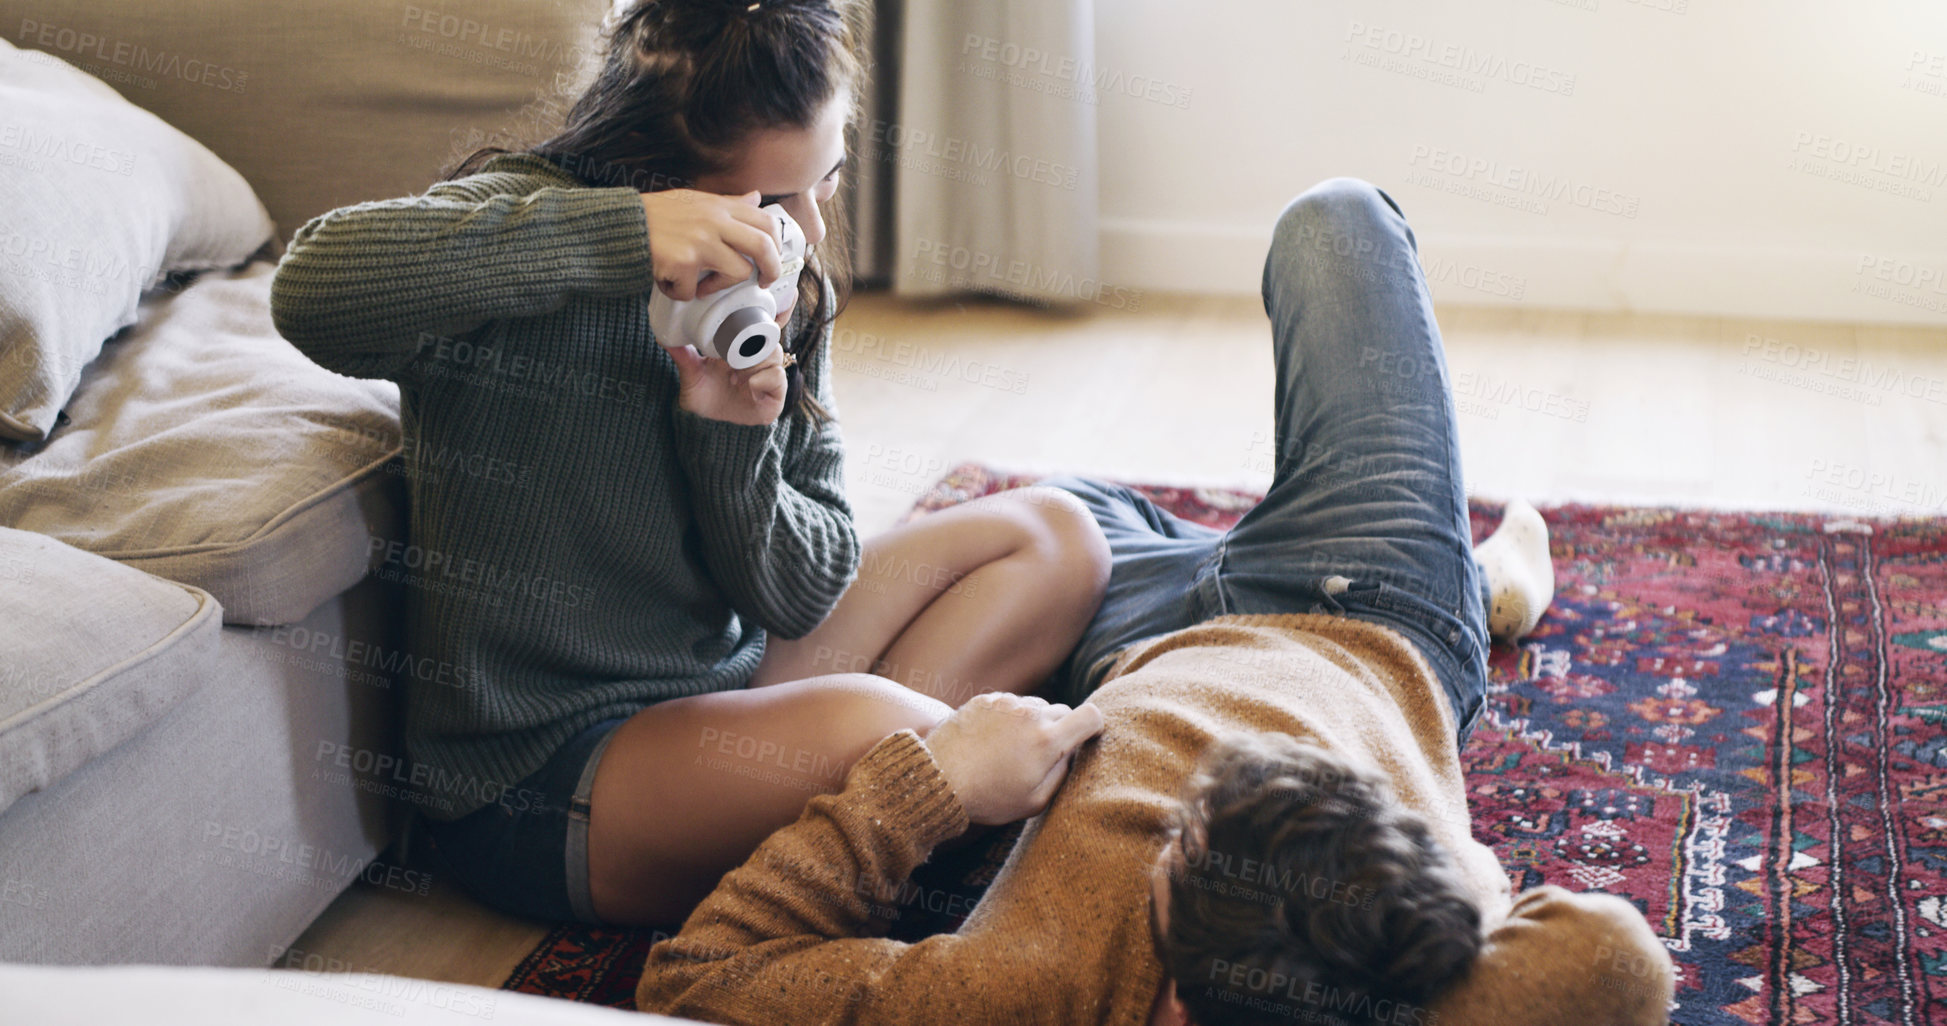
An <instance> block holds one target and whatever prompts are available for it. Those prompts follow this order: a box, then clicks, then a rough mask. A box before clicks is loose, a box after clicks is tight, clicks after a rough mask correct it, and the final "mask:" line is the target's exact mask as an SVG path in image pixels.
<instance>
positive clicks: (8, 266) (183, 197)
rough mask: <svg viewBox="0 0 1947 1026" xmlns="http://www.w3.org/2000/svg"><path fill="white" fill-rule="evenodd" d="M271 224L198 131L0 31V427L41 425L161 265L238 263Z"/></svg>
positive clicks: (28, 432)
mask: <svg viewBox="0 0 1947 1026" xmlns="http://www.w3.org/2000/svg"><path fill="white" fill-rule="evenodd" d="M272 233H273V226H272V225H271V221H270V215H269V213H267V212H266V211H265V210H264V206H263V204H262V203H259V202H258V201H257V196H256V194H255V193H253V192H251V191H250V185H249V183H248V182H245V181H244V180H243V178H242V176H240V175H238V174H237V173H236V171H234V170H232V169H231V168H230V167H229V166H228V165H226V164H224V163H223V161H221V160H219V159H217V157H216V155H215V154H213V153H211V152H210V151H209V150H207V149H205V148H203V147H202V146H200V145H198V144H197V142H196V141H195V140H194V139H191V138H190V137H188V136H186V135H184V134H182V133H181V132H178V131H176V130H175V129H173V128H171V127H169V126H168V125H167V124H166V123H164V122H163V121H162V120H161V119H160V118H157V117H156V116H155V115H153V114H150V113H149V112H147V111H145V110H143V109H141V108H140V107H137V106H135V105H134V104H132V103H129V102H128V101H126V100H124V99H122V98H121V97H120V96H119V95H117V94H116V92H115V90H113V89H110V88H109V87H108V86H106V85H104V84H102V82H101V81H100V80H99V79H97V78H95V77H94V76H92V75H89V74H87V73H86V72H83V71H80V70H77V69H76V68H74V67H72V66H70V65H69V64H67V63H66V62H64V61H62V60H60V59H59V58H57V57H52V56H48V55H46V54H41V53H31V52H28V51H24V50H17V49H15V48H14V47H13V46H11V45H9V44H7V43H6V42H5V41H4V40H0V353H4V354H5V356H4V357H3V358H0V438H7V439H16V440H36V439H40V438H43V437H45V436H46V435H47V432H48V431H49V430H51V429H52V428H53V427H54V423H55V419H56V414H58V413H59V412H60V410H61V407H62V406H63V405H64V404H65V403H66V402H67V400H68V397H69V396H70V395H71V394H72V393H73V392H74V387H75V385H76V384H77V383H78V382H79V381H80V379H81V368H82V367H83V366H85V365H86V364H87V363H88V361H89V360H91V359H93V358H94V356H95V354H96V353H98V352H100V351H101V344H102V340H103V339H106V338H108V337H109V336H110V335H113V334H115V333H116V332H117V331H119V330H121V329H122V328H123V327H125V326H127V325H129V324H132V323H134V321H135V316H136V305H137V302H138V301H139V300H140V298H141V295H142V292H143V291H144V290H145V289H147V288H149V287H150V286H151V285H153V284H155V283H156V281H157V280H158V279H159V277H160V274H161V272H164V271H176V270H200V269H203V268H211V267H229V266H233V265H236V264H239V263H242V262H243V261H244V260H245V259H247V258H248V257H249V256H250V254H251V253H252V252H254V251H256V250H257V249H259V248H260V247H262V246H263V245H264V244H265V243H266V242H268V241H269V240H270V239H271V237H272Z"/></svg>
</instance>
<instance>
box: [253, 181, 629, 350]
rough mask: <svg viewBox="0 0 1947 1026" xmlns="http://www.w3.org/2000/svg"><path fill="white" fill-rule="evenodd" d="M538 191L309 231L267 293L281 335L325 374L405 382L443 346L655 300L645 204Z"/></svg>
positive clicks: (364, 210) (444, 197)
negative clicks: (581, 298)
mask: <svg viewBox="0 0 1947 1026" xmlns="http://www.w3.org/2000/svg"><path fill="white" fill-rule="evenodd" d="M543 181H544V180H543V179H540V178H538V177H536V176H532V175H523V174H517V173H510V172H490V173H486V174H479V175H472V176H469V177H467V178H462V179H459V180H456V181H451V182H441V183H439V184H437V185H435V186H433V187H432V188H430V189H428V190H427V191H426V192H425V193H424V194H422V195H418V196H407V197H403V198H400V199H390V200H378V201H373V202H369V203H359V204H355V205H353V206H349V207H342V208H340V209H337V210H333V211H331V212H329V213H325V214H321V215H319V216H318V217H315V218H313V219H311V220H310V221H309V222H306V223H305V225H304V226H303V227H301V228H299V229H298V230H297V232H296V234H295V235H293V236H292V238H291V242H290V245H289V246H287V247H286V249H285V252H284V257H283V259H282V260H281V261H279V263H278V266H277V273H276V276H275V278H274V279H273V280H272V283H271V296H270V307H271V317H272V320H273V321H274V323H275V324H276V326H277V331H278V334H280V335H282V336H284V337H285V338H286V339H289V340H290V341H291V343H292V344H294V345H296V346H297V347H298V348H299V349H301V350H303V351H304V353H305V354H306V355H307V356H309V357H311V359H312V360H314V361H316V362H317V363H318V364H320V365H321V366H323V367H325V368H327V369H329V370H332V371H336V372H338V373H340V374H346V375H350V376H353V377H366V378H393V379H395V380H397V379H398V378H400V377H401V376H402V375H403V374H405V373H407V372H408V369H409V367H410V366H411V365H412V364H413V362H414V360H415V359H416V358H418V357H419V356H420V354H421V352H422V350H424V349H426V348H427V347H428V345H429V343H432V342H434V341H436V340H437V339H438V338H439V337H441V336H448V337H450V336H454V335H460V334H464V333H466V332H469V331H472V330H474V329H476V328H479V327H480V326H482V325H484V324H485V323H486V322H488V321H491V320H496V319H499V318H507V317H534V316H539V315H541V314H545V313H549V312H551V311H553V310H556V309H559V308H560V307H561V306H562V305H563V304H564V303H566V302H567V301H568V299H569V297H570V296H572V295H576V294H581V295H597V296H620V295H628V294H631V293H638V292H647V291H648V290H649V289H650V288H651V287H652V286H653V283H654V280H655V279H654V276H653V274H652V273H651V271H650V263H649V224H648V217H647V215H646V214H645V213H644V211H643V209H642V201H641V198H640V197H639V195H638V194H637V193H636V192H635V191H634V190H633V189H627V188H570V187H560V186H544V187H540V188H536V186H537V185H539V184H540V183H541V182H543Z"/></svg>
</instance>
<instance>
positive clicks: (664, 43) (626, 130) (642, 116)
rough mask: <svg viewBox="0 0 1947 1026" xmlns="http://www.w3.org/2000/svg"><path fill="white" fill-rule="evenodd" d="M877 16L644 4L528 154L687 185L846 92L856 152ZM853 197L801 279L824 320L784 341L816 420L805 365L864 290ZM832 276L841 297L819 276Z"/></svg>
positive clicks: (794, 4) (792, 406)
mask: <svg viewBox="0 0 1947 1026" xmlns="http://www.w3.org/2000/svg"><path fill="white" fill-rule="evenodd" d="M871 17H872V14H871V6H870V3H869V2H868V0H761V2H758V3H752V2H750V0H637V2H635V3H633V4H631V5H630V6H629V7H628V9H627V10H626V11H624V12H622V13H621V14H620V15H619V16H616V17H614V18H613V20H612V22H611V24H610V25H608V26H607V28H606V35H607V39H608V43H607V51H606V56H605V57H604V59H603V62H602V68H601V70H600V72H599V73H598V74H597V76H596V78H595V81H594V83H593V84H591V85H590V86H589V87H588V89H587V91H586V92H584V93H582V95H581V97H580V99H578V100H576V101H575V103H574V106H573V107H571V108H570V109H569V111H568V115H567V118H566V120H565V122H564V124H563V126H562V128H561V131H559V132H558V133H556V134H555V135H554V136H552V137H551V138H549V139H547V140H546V141H545V142H541V143H538V144H535V145H533V146H530V147H528V148H527V149H526V151H525V152H528V153H532V154H535V155H537V156H540V157H543V158H546V159H547V160H549V161H551V162H553V163H554V164H555V165H556V166H558V167H560V168H562V169H563V170H565V171H567V172H568V173H569V174H572V175H574V176H575V177H577V178H579V179H580V180H581V181H583V182H584V183H586V184H588V185H595V186H616V185H625V184H626V185H631V186H633V187H634V188H635V189H636V191H638V192H657V191H660V190H663V189H676V188H684V187H687V186H688V185H689V183H691V182H694V181H696V180H697V179H699V178H702V177H704V176H706V175H711V174H718V173H721V172H724V171H726V170H728V169H729V167H730V165H731V163H732V162H733V160H734V159H735V155H736V151H737V147H738V146H739V145H740V144H741V143H742V142H743V141H744V140H745V139H746V138H747V137H748V136H749V135H750V134H751V133H752V132H754V131H758V130H762V129H767V128H799V129H804V128H809V127H811V125H812V123H813V121H814V120H815V119H816V117H817V115H818V114H819V112H820V111H821V110H822V108H823V107H824V105H825V104H826V103H827V102H828V101H829V100H830V99H831V98H832V97H833V96H835V95H837V92H838V90H839V89H840V88H844V87H850V95H851V100H852V106H851V109H850V110H848V111H846V116H845V125H846V133H847V137H848V138H847V144H846V149H847V151H850V149H851V148H852V146H851V141H852V140H851V138H850V136H851V133H852V131H853V130H854V128H855V126H856V124H857V120H858V111H859V106H860V101H859V94H860V92H861V87H862V86H863V82H862V81H861V79H862V78H863V73H864V62H863V60H864V59H863V52H864V51H863V46H864V41H865V39H866V38H867V34H868V32H869V28H870V21H871ZM509 152H513V151H510V150H507V149H503V148H500V147H496V146H489V147H485V148H483V149H480V150H476V151H475V152H474V153H473V154H471V155H470V156H468V157H467V158H466V159H465V160H462V161H461V162H460V163H459V164H458V165H457V166H455V167H454V168H453V169H452V170H451V171H450V172H448V173H447V175H446V176H445V177H446V178H447V179H448V180H450V179H453V178H458V177H462V176H464V175H469V174H472V173H474V172H475V171H477V170H478V169H479V167H480V166H481V165H482V164H484V163H486V161H487V160H488V159H489V158H490V157H492V156H493V155H495V154H502V153H509ZM844 196H845V192H844V190H840V191H839V192H837V193H836V194H834V195H833V196H832V198H831V199H829V200H826V201H825V202H824V204H823V209H822V210H821V213H822V214H823V215H824V219H825V224H826V226H827V230H826V236H825V240H824V241H823V242H822V243H821V244H820V245H819V246H818V248H817V250H816V251H814V252H813V253H811V254H810V256H809V259H808V260H807V262H806V265H805V270H806V272H807V273H805V274H803V275H801V276H800V277H799V279H798V303H799V305H800V306H801V307H803V308H804V309H806V310H809V311H810V312H811V315H810V317H809V318H808V319H807V320H806V322H805V327H804V328H803V330H801V331H800V332H799V333H798V335H797V337H796V338H788V339H786V340H785V349H786V351H788V352H790V353H792V354H793V355H794V356H796V357H797V361H796V363H795V364H794V365H793V366H792V367H790V368H789V369H788V370H787V371H786V376H787V378H788V380H789V382H790V390H789V392H788V393H787V394H786V397H785V409H786V411H793V410H799V409H804V410H805V411H806V412H807V413H808V414H809V415H810V416H811V417H812V419H813V420H814V421H822V420H824V419H826V417H827V414H826V411H825V410H824V409H823V407H821V406H820V405H819V404H818V401H817V400H816V399H815V398H813V397H812V396H810V395H808V394H806V390H805V387H804V377H803V374H804V369H805V368H806V367H808V366H809V365H810V364H811V361H812V360H813V359H814V358H816V357H817V355H818V354H817V352H816V348H817V345H818V341H819V339H821V338H822V337H823V336H824V333H825V330H826V328H827V327H828V326H829V325H830V324H831V322H832V321H834V320H836V319H837V317H838V314H839V313H840V311H842V310H843V309H844V308H845V304H846V302H847V301H848V300H849V299H850V298H851V291H852V280H851V279H852V275H851V259H850V253H851V238H850V235H851V231H850V218H849V217H848V216H847V214H846V210H845V209H844V207H845V203H844ZM827 278H829V279H830V281H831V284H832V293H833V296H832V302H830V303H829V304H828V303H827V302H826V297H825V291H824V289H823V288H822V287H821V285H820V283H821V282H822V281H823V280H825V279H827ZM652 287H653V286H652ZM807 304H809V305H807Z"/></svg>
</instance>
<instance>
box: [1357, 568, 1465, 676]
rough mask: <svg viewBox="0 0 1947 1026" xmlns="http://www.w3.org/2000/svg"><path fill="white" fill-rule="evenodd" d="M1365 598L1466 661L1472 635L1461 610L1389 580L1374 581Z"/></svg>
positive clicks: (1371, 605) (1372, 605) (1456, 657)
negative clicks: (1441, 603) (1389, 582)
mask: <svg viewBox="0 0 1947 1026" xmlns="http://www.w3.org/2000/svg"><path fill="white" fill-rule="evenodd" d="M1351 593H1352V590H1351V589H1348V591H1347V594H1348V595H1350V594H1351ZM1364 601H1365V602H1366V603H1367V604H1368V606H1369V607H1370V608H1372V609H1374V610H1383V611H1384V612H1387V613H1389V614H1391V615H1393V616H1395V617H1398V618H1400V619H1402V620H1405V621H1407V622H1409V623H1412V624H1414V625H1416V626H1418V627H1419V628H1420V629H1421V630H1422V631H1423V632H1425V634H1426V636H1427V637H1429V638H1431V639H1433V640H1434V641H1437V642H1439V643H1440V644H1441V645H1442V646H1443V647H1444V648H1445V649H1446V650H1447V653H1448V654H1449V655H1451V656H1453V657H1454V658H1455V659H1457V660H1459V661H1460V662H1461V663H1462V665H1465V663H1466V659H1467V651H1468V642H1469V639H1468V637H1467V629H1466V626H1465V625H1464V624H1463V623H1462V622H1461V619H1460V615H1459V613H1458V612H1457V611H1455V610H1451V609H1447V608H1445V607H1443V606H1441V605H1439V604H1437V603H1435V602H1432V601H1430V600H1428V599H1426V598H1424V597H1422V596H1419V595H1415V594H1413V593H1412V592H1410V591H1407V590H1406V589H1404V588H1401V587H1399V586H1398V585H1395V584H1388V583H1387V582H1385V581H1375V582H1373V588H1372V591H1371V592H1370V594H1369V596H1367V597H1366V598H1365V599H1364Z"/></svg>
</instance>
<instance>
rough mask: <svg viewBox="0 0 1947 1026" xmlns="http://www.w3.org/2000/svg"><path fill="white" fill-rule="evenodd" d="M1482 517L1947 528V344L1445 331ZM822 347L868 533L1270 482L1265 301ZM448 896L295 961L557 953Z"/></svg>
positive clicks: (940, 318)
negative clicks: (1657, 510) (967, 512)
mask: <svg viewBox="0 0 1947 1026" xmlns="http://www.w3.org/2000/svg"><path fill="white" fill-rule="evenodd" d="M1439 319H1440V324H1441V328H1442V330H1443V332H1444V333H1445V342H1446V349H1447V359H1448V365H1449V372H1450V375H1451V378H1452V381H1453V383H1454V390H1455V398H1456V407H1457V409H1458V412H1459V423H1460V437H1461V449H1462V456H1461V458H1462V462H1463V466H1464V470H1465V474H1466V478H1467V482H1468V491H1469V492H1470V493H1471V494H1474V495H1479V496H1482V497H1486V498H1491V499H1505V498H1509V497H1514V496H1520V497H1524V498H1527V499H1529V500H1530V501H1532V502H1534V503H1535V504H1536V505H1539V506H1544V507H1545V506H1546V505H1548V504H1550V503H1555V502H1562V501H1569V500H1577V501H1609V502H1620V503H1656V504H1662V505H1682V506H1716V507H1729V508H1769V509H1815V510H1827V511H1832V512H1833V513H1834V514H1835V515H1838V516H1845V515H1882V516H1887V515H1900V514H1907V515H1927V514H1930V515H1947V458H1944V457H1947V330H1942V329H1917V328H1894V327H1877V326H1863V325H1862V326H1855V325H1845V324H1801V323H1787V322H1759V321H1725V320H1715V319H1707V318H1696V317H1656V316H1641V315H1611V314H1582V313H1573V312H1550V311H1539V310H1519V309H1517V310H1498V309H1475V308H1452V307H1443V308H1442V309H1441V310H1440V311H1439ZM840 323H841V325H842V327H840V328H839V329H838V330H837V332H836V333H835V334H834V337H833V341H832V345H833V353H832V355H833V360H834V363H835V366H836V369H837V373H836V377H835V388H836V391H837V395H838V405H839V414H840V418H841V424H842V426H843V430H844V433H845V439H846V444H847V452H848V456H847V465H846V475H847V483H848V486H849V490H850V494H851V497H852V501H853V504H854V507H855V510H856V513H857V520H858V525H859V529H860V531H861V533H864V534H870V533H872V532H875V531H877V530H880V529H882V528H884V527H885V526H887V525H889V524H891V523H893V522H894V521H895V520H897V519H898V517H899V516H900V515H901V514H902V513H903V512H904V511H905V510H906V509H907V507H909V506H910V505H911V504H912V502H913V500H914V499H915V498H916V497H917V496H918V495H919V494H920V493H921V492H923V491H924V490H925V489H926V487H927V486H928V485H929V484H930V483H931V482H932V481H933V480H934V479H935V478H937V477H938V476H939V475H940V473H941V472H943V471H944V470H945V469H946V468H948V467H951V466H953V465H954V464H956V463H958V462H960V461H963V460H979V461H984V462H988V463H992V464H995V465H999V466H1003V467H1008V468H1017V469H1023V470H1039V471H1049V472H1055V471H1085V472H1088V473H1090V474H1092V475H1096V476H1103V477H1114V478H1121V479H1124V480H1144V481H1167V482H1177V483H1201V484H1229V485H1243V486H1248V487H1260V488H1261V487H1263V486H1264V485H1265V484H1267V483H1268V482H1269V480H1270V470H1271V467H1270V453H1271V446H1270V444H1269V438H1270V430H1271V414H1270V409H1271V391H1272V385H1271V358H1270V332H1269V323H1268V322H1267V321H1266V319H1265V316H1264V310H1263V307H1262V306H1261V305H1260V304H1259V302H1258V300H1257V299H1256V298H1255V297H1242V298H1213V297H1198V296H1165V295H1157V294H1153V293H1152V294H1148V295H1145V296H1143V297H1142V301H1141V306H1140V309H1139V310H1136V311H1128V310H1110V309H1106V308H1102V309H1094V308H1091V309H1089V310H1085V311H1077V312H1060V311H1038V310H1032V309H1023V308H1020V307H1016V306H1010V305H1005V304H1000V303H997V302H989V301H984V300H974V301H967V302H953V301H947V302H929V303H925V304H908V303H903V302H899V301H896V300H893V299H890V298H888V297H886V296H883V295H860V296H857V297H854V300H853V302H852V305H851V307H850V309H849V310H848V311H847V312H846V313H845V315H844V316H843V317H842V318H841V319H840ZM545 932H546V928H545V927H544V926H542V925H541V924H537V923H528V922H522V921H518V920H513V919H509V918H507V917H505V916H501V915H498V914H496V913H493V912H490V911H488V910H486V909H484V908H482V907H480V906H479V905H476V904H474V903H473V902H471V901H469V900H468V899H466V898H465V897H464V896H462V895H460V894H458V893H456V892H455V891H454V890H453V889H452V887H451V886H450V884H449V883H448V882H447V881H444V880H438V881H436V883H435V886H434V888H433V893H432V894H431V895H430V896H427V897H415V896H407V895H401V894H398V893H396V892H390V891H385V890H381V889H377V888H372V887H367V886H365V885H360V886H357V887H354V888H353V889H352V890H350V891H347V892H346V893H345V894H344V895H343V896H342V897H340V898H339V899H338V901H337V902H336V903H334V904H333V905H332V906H331V908H330V909H328V910H327V911H326V912H325V914H324V915H323V916H322V917H321V918H319V920H318V921H317V922H316V923H315V924H313V926H312V927H311V929H310V930H309V931H308V932H307V933H306V934H305V935H304V937H302V938H301V939H299V940H298V941H297V942H296V943H295V944H294V945H293V947H295V948H298V949H300V950H303V951H306V952H314V953H317V954H320V955H323V956H325V957H327V958H335V959H338V960H339V963H338V964H339V965H341V966H342V967H344V968H347V969H353V970H358V971H367V972H388V973H396V974H400V975H406V976H417V977H423V978H426V979H432V980H440V981H445V982H462V983H475V984H481V985H484V986H489V987H491V986H497V985H499V984H500V983H501V981H503V980H504V979H505V978H506V977H507V974H508V973H509V972H510V971H511V970H512V969H513V967H514V966H515V965H516V964H517V963H518V962H519V961H520V959H521V958H522V957H524V956H525V955H526V954H527V952H528V950H529V949H531V948H532V947H533V945H534V944H535V943H536V942H538V941H539V940H540V938H541V937H542V936H543V935H544V934H545Z"/></svg>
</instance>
